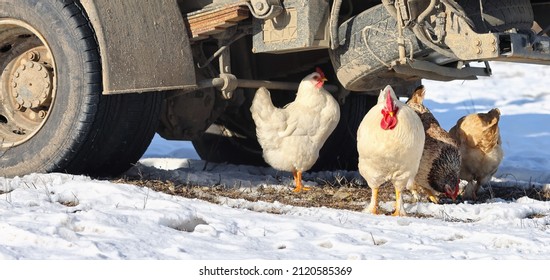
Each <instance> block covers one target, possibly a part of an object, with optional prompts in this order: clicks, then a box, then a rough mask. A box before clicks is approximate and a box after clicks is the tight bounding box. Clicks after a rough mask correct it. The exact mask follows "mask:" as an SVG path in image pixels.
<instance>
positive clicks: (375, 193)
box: [367, 188, 378, 215]
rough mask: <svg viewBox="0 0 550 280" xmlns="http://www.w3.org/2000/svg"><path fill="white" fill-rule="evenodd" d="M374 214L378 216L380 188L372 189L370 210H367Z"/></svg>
mask: <svg viewBox="0 0 550 280" xmlns="http://www.w3.org/2000/svg"><path fill="white" fill-rule="evenodd" d="M367 210H368V211H369V212H371V213H372V214H375V215H376V214H378V188H372V195H371V197H370V204H369V208H367Z"/></svg>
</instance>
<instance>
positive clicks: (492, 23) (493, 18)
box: [458, 0, 533, 33]
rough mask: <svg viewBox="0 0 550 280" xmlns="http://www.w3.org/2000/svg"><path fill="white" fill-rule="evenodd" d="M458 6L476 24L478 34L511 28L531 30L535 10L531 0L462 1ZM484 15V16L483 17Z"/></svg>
mask: <svg viewBox="0 0 550 280" xmlns="http://www.w3.org/2000/svg"><path fill="white" fill-rule="evenodd" d="M458 4H460V5H461V6H462V8H463V9H464V12H465V13H466V14H467V15H468V16H469V17H470V19H471V20H472V21H473V22H474V25H475V30H476V31H477V32H478V33H487V32H503V31H506V30H508V29H510V28H513V27H515V28H517V29H519V30H530V29H531V26H533V9H532V7H531V2H530V0H482V1H481V4H482V7H483V13H482V9H481V7H480V1H479V0H461V1H458ZM482 14H483V16H482Z"/></svg>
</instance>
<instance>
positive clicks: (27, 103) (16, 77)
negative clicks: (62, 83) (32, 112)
mask: <svg viewBox="0 0 550 280" xmlns="http://www.w3.org/2000/svg"><path fill="white" fill-rule="evenodd" d="M12 88H13V91H12V94H13V97H14V98H15V101H16V102H17V104H19V105H21V106H22V107H24V108H38V107H40V106H44V105H47V104H48V101H49V100H50V99H51V92H52V75H51V73H50V71H49V70H48V68H46V67H45V66H44V65H43V64H42V63H39V62H35V61H29V60H22V61H21V64H20V65H19V67H18V68H17V70H16V71H15V73H14V74H13V82H12Z"/></svg>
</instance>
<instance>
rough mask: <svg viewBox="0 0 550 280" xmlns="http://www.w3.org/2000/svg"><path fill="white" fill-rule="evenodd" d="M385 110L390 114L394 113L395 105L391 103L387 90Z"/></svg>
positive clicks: (389, 93)
mask: <svg viewBox="0 0 550 280" xmlns="http://www.w3.org/2000/svg"><path fill="white" fill-rule="evenodd" d="M386 108H387V109H388V111H390V112H395V103H394V102H393V99H392V98H391V92H390V90H389V89H388V91H387V92H386Z"/></svg>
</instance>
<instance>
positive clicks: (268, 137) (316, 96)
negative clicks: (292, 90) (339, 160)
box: [250, 68, 340, 192]
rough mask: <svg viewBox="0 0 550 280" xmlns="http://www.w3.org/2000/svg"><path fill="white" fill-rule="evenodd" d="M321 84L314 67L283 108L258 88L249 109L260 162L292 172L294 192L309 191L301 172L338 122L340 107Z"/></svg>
mask: <svg viewBox="0 0 550 280" xmlns="http://www.w3.org/2000/svg"><path fill="white" fill-rule="evenodd" d="M325 81H326V78H325V75H324V74H323V72H322V71H321V69H319V68H317V70H316V72H314V73H311V74H309V75H308V76H306V77H305V78H304V79H303V80H302V81H301V82H300V85H299V87H298V92H297V93H296V99H295V100H294V101H293V102H291V103H289V104H287V105H286V106H285V107H284V108H277V107H275V106H273V103H272V101H271V95H270V93H269V91H268V90H267V89H266V88H264V87H262V88H259V89H258V91H257V92H256V95H255V96H254V99H253V101H252V106H251V107H250V111H251V112H252V118H253V119H254V122H255V123H256V135H257V137H258V142H259V143H260V146H261V147H262V150H263V158H264V160H265V161H266V162H267V163H268V164H269V165H271V166H272V167H273V168H275V169H277V170H282V171H288V172H292V175H293V176H294V181H295V184H296V187H295V189H294V192H300V191H302V190H308V189H309V188H308V187H304V186H303V184H302V172H304V171H307V170H309V169H310V168H311V167H312V166H313V164H315V162H316V161H317V158H319V150H321V147H322V146H323V144H324V143H325V141H326V140H327V138H328V137H329V135H330V134H331V133H332V131H333V130H334V128H336V125H337V124H338V121H339V120H340V106H339V105H338V102H336V100H335V99H334V97H332V95H331V94H330V93H329V92H328V91H326V90H325V89H324V88H323V84H324V82H325Z"/></svg>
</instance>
